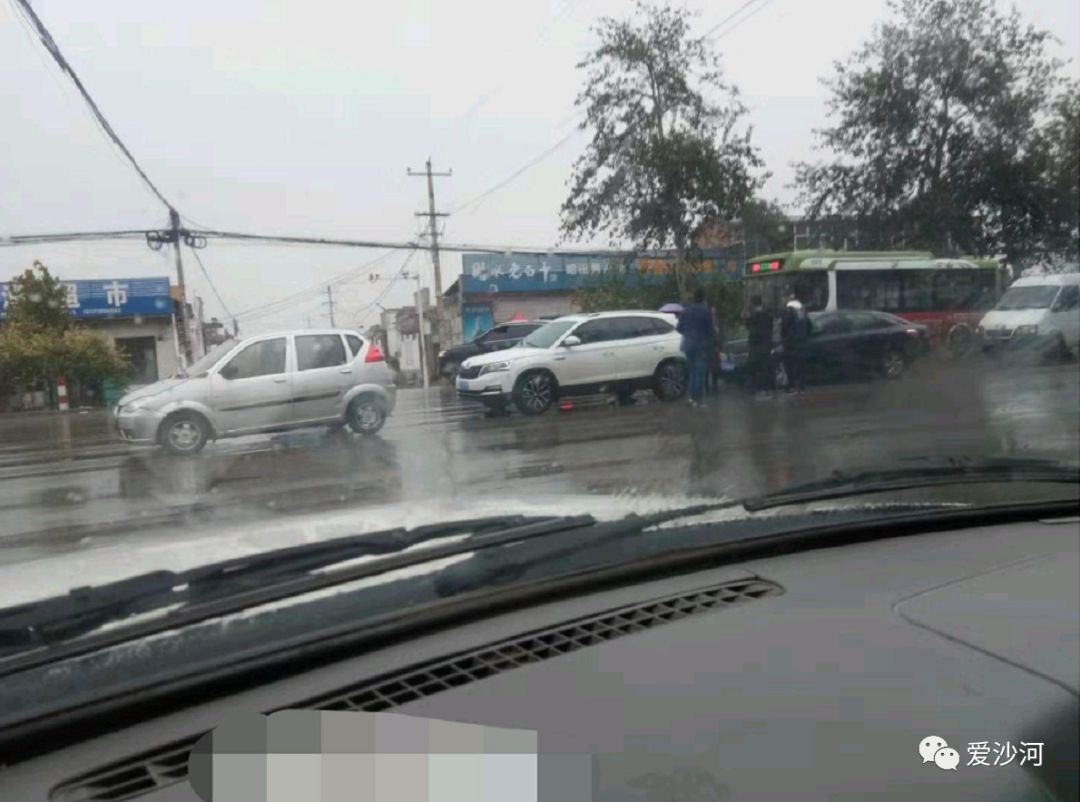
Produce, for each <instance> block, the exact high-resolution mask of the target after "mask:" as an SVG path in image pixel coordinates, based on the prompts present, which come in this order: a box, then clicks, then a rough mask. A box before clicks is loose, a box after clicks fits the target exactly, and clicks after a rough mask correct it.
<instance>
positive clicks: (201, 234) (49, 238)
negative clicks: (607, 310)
mask: <svg viewBox="0 0 1080 802" xmlns="http://www.w3.org/2000/svg"><path fill="white" fill-rule="evenodd" d="M181 234H183V235H184V236H186V237H192V238H195V239H199V238H202V239H218V240H234V241H237V242H246V243H254V244H274V245H325V246H330V247H341V248H372V249H380V250H382V249H385V250H391V251H395V250H397V251H412V250H416V249H417V248H422V249H424V250H427V248H428V246H427V244H426V243H424V242H420V241H404V242H392V241H386V240H351V239H335V238H330V237H300V236H284V235H279V234H256V233H251V232H240V231H214V230H209V229H207V230H203V229H191V230H188V229H181ZM140 237H141V238H147V239H148V240H152V241H153V242H154V243H155V244H158V247H160V243H162V242H171V240H170V239H169V238H170V237H171V232H170V231H168V230H166V231H164V232H163V231H162V230H161V229H133V230H126V231H87V232H79V233H55V234H21V235H17V236H8V237H0V247H14V246H18V245H33V244H44V243H50V242H75V241H79V242H82V241H90V240H107V239H131V238H140ZM439 249H440V250H443V251H454V252H459V253H493V254H515V253H516V254H522V255H525V254H531V255H535V256H556V255H559V254H566V255H578V254H582V253H590V254H601V255H623V254H626V253H630V251H626V250H596V249H588V250H585V251H583V250H582V249H580V248H569V249H557V248H553V247H551V246H547V245H513V244H497V245H492V244H488V243H445V242H441V241H440V242H439ZM324 284H325V282H324ZM320 286H322V285H320Z"/></svg>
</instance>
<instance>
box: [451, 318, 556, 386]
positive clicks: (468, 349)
mask: <svg viewBox="0 0 1080 802" xmlns="http://www.w3.org/2000/svg"><path fill="white" fill-rule="evenodd" d="M546 322H547V321H544V320H515V321H513V322H511V323H500V324H499V325H498V326H493V327H492V328H490V329H488V330H487V331H485V332H484V333H483V334H480V335H477V336H476V337H474V338H473V340H472V341H471V342H467V343H463V344H462V345H455V346H454V347H453V348H447V349H446V350H445V351H443V352H442V353H440V354H439V373H440V374H441V375H443V376H445V377H447V378H448V379H453V378H454V376H455V375H457V372H458V368H459V367H460V366H461V363H462V362H464V361H465V360H466V359H468V358H469V357H470V356H476V355H477V354H486V353H490V352H491V351H502V350H503V349H505V348H513V347H514V346H515V345H517V344H518V343H520V342H521V341H522V340H523V339H525V338H526V337H528V336H529V335H530V334H532V333H533V332H534V331H536V330H537V329H538V328H540V327H541V326H543V325H544V324H545V323H546Z"/></svg>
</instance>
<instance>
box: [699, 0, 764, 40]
mask: <svg viewBox="0 0 1080 802" xmlns="http://www.w3.org/2000/svg"><path fill="white" fill-rule="evenodd" d="M772 2H773V0H764V2H763V3H762V4H761V5H760V6H758V7H757V8H755V9H754V10H753V11H751V12H750V13H749V14H747V15H746V16H745V17H743V18H742V19H740V20H738V21H736V22H735V24H733V25H732V26H731V27H730V28H728V29H727V30H725V31H721V32H720V33H719V34H718V35H717V36H715V37H714V38H713V41H714V42H719V41H720V40H721V39H723V38H724V37H725V36H727V35H728V34H730V33H733V32H734V31H736V30H738V29H739V28H740V27H741V26H742V25H743V23H745V22H747V21H748V20H749V19H750V18H751V17H754V16H756V15H758V14H760V13H761V12H762V11H764V10H765V9H766V8H768V7H769V5H770V4H771V3H772Z"/></svg>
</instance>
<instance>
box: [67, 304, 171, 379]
mask: <svg viewBox="0 0 1080 802" xmlns="http://www.w3.org/2000/svg"><path fill="white" fill-rule="evenodd" d="M88 322H89V323H90V328H92V329H93V330H94V331H96V332H98V333H99V334H102V335H103V336H105V337H109V338H110V339H112V340H113V342H115V341H116V340H118V339H123V338H127V337H153V338H154V339H155V340H156V341H157V342H156V348H155V349H154V353H155V356H156V358H157V370H158V378H159V379H166V378H168V377H169V376H172V375H173V374H174V373H176V368H177V365H178V361H177V354H176V336H175V333H174V332H173V326H172V319H171V318H167V317H165V318H159V317H148V318H142V321H141V322H138V323H136V322H135V321H134V320H128V319H125V320H108V319H105V320H102V319H96V320H92V321H88Z"/></svg>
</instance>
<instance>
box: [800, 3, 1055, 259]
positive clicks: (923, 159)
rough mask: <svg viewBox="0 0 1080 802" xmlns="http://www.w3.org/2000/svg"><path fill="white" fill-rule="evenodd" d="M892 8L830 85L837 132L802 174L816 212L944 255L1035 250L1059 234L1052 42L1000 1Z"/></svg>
mask: <svg viewBox="0 0 1080 802" xmlns="http://www.w3.org/2000/svg"><path fill="white" fill-rule="evenodd" d="M889 7H890V9H891V10H892V12H893V16H894V18H893V19H892V20H890V21H888V22H886V23H883V24H881V25H879V26H877V27H876V28H875V30H874V33H873V35H872V36H871V38H870V40H869V41H868V42H867V43H866V44H865V45H864V46H863V47H862V48H861V49H860V50H858V51H856V52H855V53H854V54H853V55H852V56H851V57H850V58H849V59H848V60H847V61H846V62H837V63H836V65H835V70H836V72H835V75H834V76H833V77H832V79H831V81H829V82H827V84H828V86H829V87H830V89H831V91H832V98H831V100H830V102H829V112H830V117H831V120H832V124H831V125H830V126H829V127H826V128H824V129H823V130H821V131H818V132H816V135H817V137H818V144H819V149H820V150H823V151H824V152H826V153H827V154H828V158H826V159H825V160H823V161H821V162H818V163H815V164H801V165H798V166H797V178H796V184H797V185H798V186H799V187H800V189H801V191H802V201H803V202H804V203H805V204H806V206H807V208H808V210H809V214H810V216H811V217H815V216H817V215H819V214H820V213H830V214H842V215H846V216H850V217H854V218H857V219H859V220H860V221H866V222H867V223H869V224H871V225H875V226H881V227H883V228H884V229H885V230H887V231H889V232H890V233H891V236H892V237H894V238H896V239H898V240H903V241H906V243H907V244H908V245H910V246H919V247H925V248H930V249H932V250H934V251H936V252H939V253H952V254H955V253H996V252H1004V253H1006V254H1007V255H1008V256H1009V257H1010V259H1011V260H1017V259H1020V258H1022V257H1023V256H1024V255H1026V254H1028V253H1031V252H1032V251H1034V250H1038V249H1039V248H1040V247H1041V246H1042V244H1043V241H1044V239H1045V237H1046V234H1047V231H1048V230H1049V229H1050V228H1052V223H1051V220H1052V211H1051V210H1050V208H1049V207H1050V206H1051V205H1052V204H1051V202H1050V196H1049V193H1048V192H1047V186H1046V180H1045V179H1046V176H1047V174H1048V171H1047V153H1046V147H1045V144H1044V137H1043V135H1042V134H1041V133H1040V122H1041V121H1042V120H1043V119H1044V118H1045V115H1046V112H1047V111H1048V109H1049V105H1050V103H1051V101H1052V100H1053V98H1054V96H1055V92H1056V89H1057V87H1058V86H1059V83H1060V81H1059V78H1058V74H1059V68H1060V62H1058V61H1056V60H1054V59H1052V58H1050V57H1048V56H1047V55H1046V53H1045V44H1046V42H1047V40H1048V39H1049V38H1050V37H1049V34H1048V33H1046V32H1045V31H1039V30H1036V29H1034V28H1033V27H1031V26H1030V25H1025V24H1023V23H1022V21H1021V19H1020V16H1019V14H1018V13H1017V12H1016V11H1015V10H1013V11H1012V12H1010V13H1008V14H1002V13H1000V12H999V11H998V10H997V8H996V6H995V2H994V0H890V2H889ZM1075 176H1076V174H1075V172H1074V173H1073V179H1074V181H1075Z"/></svg>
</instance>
